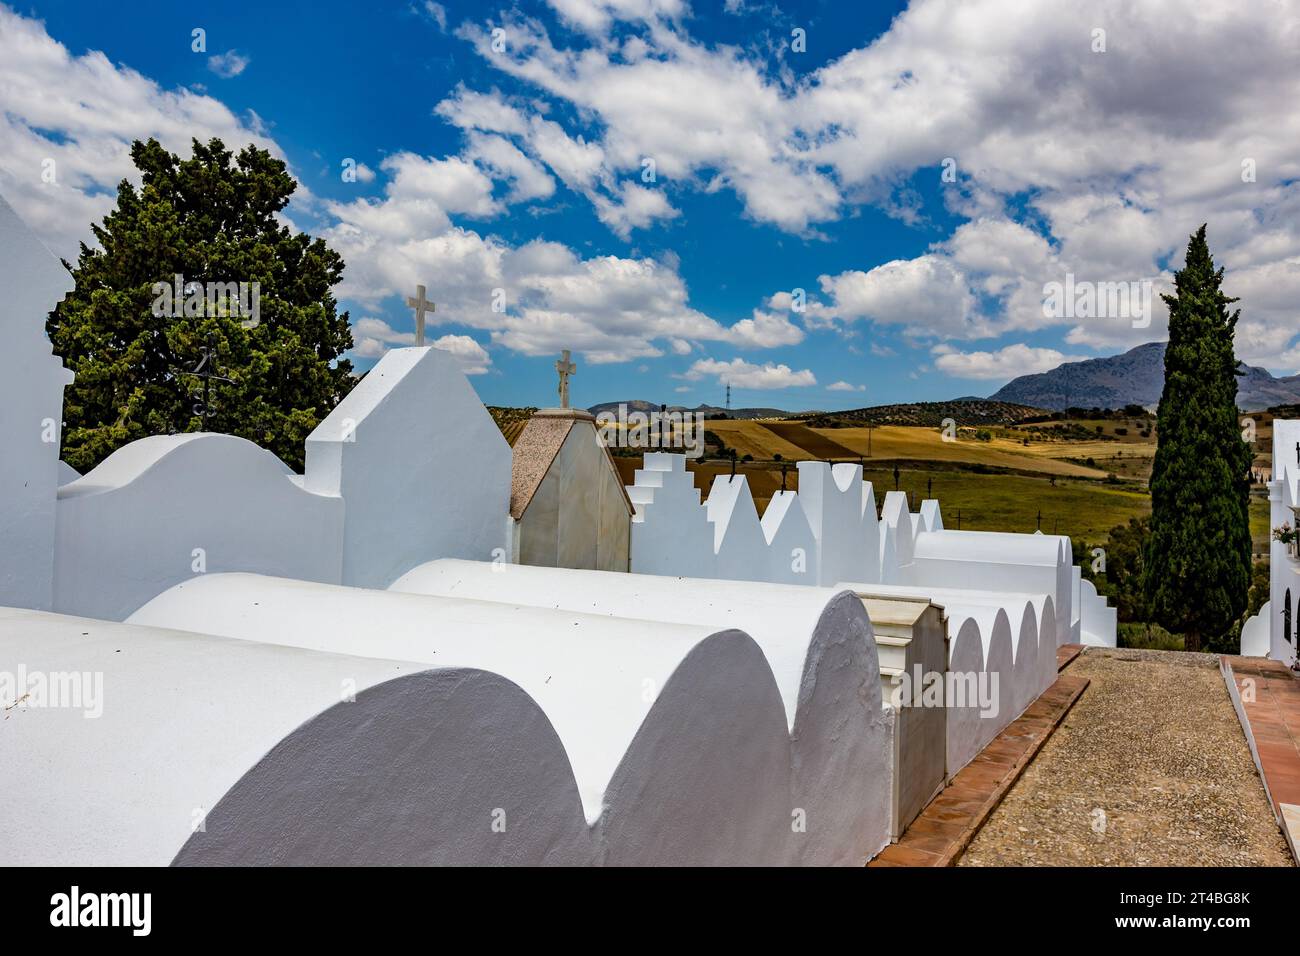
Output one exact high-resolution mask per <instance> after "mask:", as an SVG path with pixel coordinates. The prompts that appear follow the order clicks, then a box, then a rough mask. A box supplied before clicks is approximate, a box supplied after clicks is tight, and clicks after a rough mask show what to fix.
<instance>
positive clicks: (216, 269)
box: [46, 139, 353, 472]
mask: <svg viewBox="0 0 1300 956" xmlns="http://www.w3.org/2000/svg"><path fill="white" fill-rule="evenodd" d="M131 158H132V160H133V161H134V162H135V165H136V167H137V168H138V169H139V170H140V172H141V174H142V183H141V186H140V188H139V189H137V188H136V187H134V186H133V185H132V184H131V183H129V182H127V181H125V180H124V181H123V182H122V183H121V185H119V186H118V191H117V205H116V207H115V208H114V209H113V210H112V211H111V212H110V213H109V214H108V215H107V216H105V217H104V221H103V224H102V225H97V226H96V225H92V227H91V228H92V230H93V232H94V234H95V238H96V239H97V240H98V241H99V248H97V249H91V248H89V247H87V246H86V245H85V244H84V243H83V244H82V246H81V253H80V256H79V257H78V263H77V267H76V268H75V269H71V267H70V266H69V268H70V269H71V271H72V274H73V277H74V278H75V279H76V288H75V289H74V290H73V292H72V293H70V294H69V295H68V297H67V298H66V299H64V301H63V302H61V303H60V304H59V306H58V307H57V308H56V309H55V310H54V311H53V312H52V313H50V316H49V320H48V322H47V324H46V329H47V331H48V332H49V336H50V341H51V342H52V343H53V345H54V351H55V352H56V353H57V354H58V355H60V356H61V357H62V358H63V360H64V363H65V364H66V365H67V366H68V367H69V368H70V369H72V370H73V371H74V372H75V373H76V381H75V382H74V383H73V384H72V385H71V386H70V387H69V388H68V389H67V392H66V396H65V403H64V428H63V449H62V454H63V458H64V460H65V461H67V462H68V463H69V464H70V465H72V466H73V467H74V468H77V469H78V470H80V471H82V472H85V471H86V470H87V469H89V468H93V467H94V466H95V465H97V464H98V463H99V462H101V461H103V459H104V458H106V457H107V456H108V455H109V454H110V453H112V452H113V451H114V450H115V449H117V448H120V447H121V446H122V445H125V444H126V443H127V442H130V441H134V440H135V439H137V438H144V437H146V436H149V435H161V434H168V433H171V432H192V431H201V430H209V431H218V432H227V433H229V434H233V435H239V436H241V437H244V438H247V439H249V440H251V441H254V442H256V443H258V444H260V445H262V446H263V447H265V448H269V449H270V450H271V451H273V452H275V453H276V454H277V455H279V456H280V457H281V458H282V459H284V461H285V462H286V463H288V464H289V465H290V466H291V467H293V468H296V469H299V470H301V468H302V465H303V455H304V449H303V441H304V439H305V438H306V437H307V435H308V433H309V432H310V431H311V430H312V429H313V428H315V427H316V425H317V423H318V422H320V420H321V419H322V418H323V417H324V416H325V415H326V414H328V413H329V411H330V410H331V409H333V408H334V406H335V405H337V404H338V402H339V401H340V400H341V399H342V398H343V396H344V395H346V394H347V393H348V391H349V390H350V389H351V387H352V385H353V379H352V376H351V371H352V365H351V363H350V362H348V361H347V360H345V359H341V358H340V356H341V355H342V354H343V353H344V352H346V351H347V350H348V349H350V348H351V347H352V332H351V329H350V328H349V322H348V314H347V313H346V312H344V313H342V314H340V313H339V312H338V310H337V307H336V302H335V299H334V296H333V294H332V292H331V291H330V290H331V287H332V286H334V285H335V284H337V283H338V282H339V280H340V279H341V278H342V276H343V260H342V258H341V257H340V256H339V255H338V254H337V253H336V252H334V251H333V250H331V249H330V248H329V247H328V246H327V245H326V244H325V242H324V241H323V240H321V239H313V238H312V237H310V236H308V235H307V234H305V233H301V232H299V233H296V234H295V233H294V232H292V231H291V230H290V229H289V228H287V227H286V226H284V225H283V224H281V223H280V222H279V221H277V219H276V214H277V213H278V212H279V211H280V210H282V209H283V208H284V207H285V205H286V204H287V203H288V201H289V197H290V196H291V195H292V193H293V191H294V189H295V188H297V183H296V182H294V180H293V177H292V176H290V175H289V173H288V172H287V170H286V168H285V164H284V163H283V162H282V161H281V160H278V159H276V158H274V157H273V156H271V155H270V154H269V153H268V152H266V151H265V150H261V149H257V148H256V147H253V146H248V147H246V148H245V149H243V150H242V151H241V152H240V153H239V154H238V156H234V155H233V154H232V153H231V152H230V151H229V150H227V149H226V147H225V146H224V145H223V144H222V142H221V141H220V140H217V139H213V140H212V141H211V142H209V143H208V144H207V145H203V144H201V143H199V142H198V141H197V140H195V141H194V144H193V156H192V157H191V158H190V159H186V160H181V159H180V158H179V157H177V156H175V155H174V154H172V153H170V152H168V151H167V150H165V149H163V147H162V146H160V145H159V144H158V142H157V141H155V140H152V139H151V140H149V142H147V143H142V142H138V141H137V142H136V143H134V144H133V145H132V147H131ZM65 265H66V263H65ZM177 275H180V276H183V277H184V282H185V283H187V284H188V283H202V284H203V285H204V288H205V290H206V288H207V284H208V283H210V282H211V283H228V282H233V283H238V282H244V283H248V284H249V285H248V286H247V287H246V288H247V290H248V292H247V294H246V296H245V297H244V299H243V304H244V305H251V304H252V298H253V297H252V293H251V289H252V285H251V284H252V283H254V282H256V283H259V286H260V295H259V300H258V310H259V313H260V315H259V316H258V318H259V321H260V324H258V325H257V326H256V327H255V328H245V327H244V326H245V325H247V324H250V322H251V320H250V318H249V316H248V315H247V313H245V312H241V311H239V308H238V304H237V303H238V301H239V300H237V299H236V298H235V297H234V296H229V297H227V296H224V295H222V294H221V293H220V292H218V294H217V295H216V296H214V297H212V298H211V302H210V304H209V303H207V302H205V303H204V306H203V307H202V308H191V309H186V308H184V304H185V303H184V301H177V302H174V303H173V302H167V303H164V305H165V306H167V307H168V308H163V307H160V306H159V304H158V297H159V290H158V289H157V288H155V283H165V284H166V285H168V286H172V285H173V284H174V283H175V277H176V276H177ZM184 298H185V299H191V298H194V296H193V290H192V289H191V295H187V296H185V297H184ZM197 303H198V300H197V299H195V304H197ZM157 312H166V313H167V314H162V315H159V314H155V313H157ZM174 312H179V313H180V315H179V316H177V315H175V314H172V313H174ZM187 312H189V313H197V314H186V313H187ZM205 345H210V347H211V348H212V349H213V351H214V356H213V363H210V364H209V368H211V365H212V364H215V366H216V371H217V372H219V374H221V375H223V376H225V377H227V378H229V379H231V380H232V382H230V383H222V382H214V383H211V391H210V396H209V403H208V405H207V406H206V411H207V413H208V414H207V416H206V417H205V416H204V415H203V414H200V412H202V411H203V410H204V409H202V408H196V406H197V404H198V398H199V396H200V395H201V393H202V385H203V382H202V380H201V379H199V378H196V377H194V376H192V375H184V374H180V373H181V372H184V371H189V370H193V369H196V368H197V367H198V366H199V365H200V362H201V361H202V358H203V349H204V347H205Z"/></svg>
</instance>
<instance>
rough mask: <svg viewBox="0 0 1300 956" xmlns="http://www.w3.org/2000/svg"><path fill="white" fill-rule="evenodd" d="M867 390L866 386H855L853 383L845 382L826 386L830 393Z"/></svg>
mask: <svg viewBox="0 0 1300 956" xmlns="http://www.w3.org/2000/svg"><path fill="white" fill-rule="evenodd" d="M866 390H867V386H865V385H854V384H853V383H852V382H844V381H839V382H831V384H829V385H827V386H826V391H828V392H865V391H866Z"/></svg>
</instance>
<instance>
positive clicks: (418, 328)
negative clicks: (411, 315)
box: [406, 285, 433, 346]
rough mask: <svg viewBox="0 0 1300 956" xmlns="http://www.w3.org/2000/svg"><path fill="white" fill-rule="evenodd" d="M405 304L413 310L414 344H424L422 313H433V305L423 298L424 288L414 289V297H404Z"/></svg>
mask: <svg viewBox="0 0 1300 956" xmlns="http://www.w3.org/2000/svg"><path fill="white" fill-rule="evenodd" d="M406 304H407V306H409V307H410V308H412V309H414V310H415V344H416V345H417V346H419V345H423V344H424V313H425V312H432V311H433V303H432V302H430V301H429V300H428V299H426V298H425V297H424V286H422V285H417V286H416V287H415V297H414V298H412V297H411V296H409V295H408V296H407V297H406Z"/></svg>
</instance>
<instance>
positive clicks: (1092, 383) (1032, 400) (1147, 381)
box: [989, 342, 1300, 411]
mask: <svg viewBox="0 0 1300 956" xmlns="http://www.w3.org/2000/svg"><path fill="white" fill-rule="evenodd" d="M1241 369H1242V375H1241V377H1240V378H1238V379H1237V406H1238V407H1239V408H1243V409H1254V410H1258V409H1265V408H1270V407H1272V406H1274V405H1293V404H1296V403H1298V402H1300V375H1289V376H1285V377H1282V378H1279V377H1277V376H1275V375H1273V374H1272V373H1271V372H1269V371H1268V370H1267V369H1262V368H1256V367H1254V366H1249V365H1243V366H1242V367H1241ZM1164 382H1165V343H1164V342H1148V343H1147V344H1146V345H1139V346H1138V347H1137V348H1133V349H1129V350H1128V351H1127V352H1124V353H1123V354H1122V355H1110V356H1107V357H1105V358H1095V359H1086V360H1084V361H1082V362H1066V363H1065V364H1064V365H1058V366H1057V367H1056V368H1054V369H1052V370H1051V371H1049V372H1037V373H1035V374H1033V375H1022V376H1020V377H1019V378H1016V379H1012V380H1011V381H1010V382H1008V383H1007V384H1006V385H1004V386H1002V387H1001V388H1000V389H998V390H997V391H996V392H994V393H993V394H992V395H990V396H989V398H990V399H992V400H994V401H1000V402H1015V403H1017V404H1020V405H1033V406H1036V407H1038V408H1048V409H1051V410H1052V411H1061V410H1063V409H1066V408H1123V407H1124V406H1125V405H1145V406H1147V407H1154V406H1155V405H1157V404H1158V403H1159V402H1160V393H1161V391H1162V390H1163V389H1164Z"/></svg>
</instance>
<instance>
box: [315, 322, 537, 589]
mask: <svg viewBox="0 0 1300 956" xmlns="http://www.w3.org/2000/svg"><path fill="white" fill-rule="evenodd" d="M510 467H511V455H510V446H509V445H507V444H506V440H505V439H504V438H503V437H502V436H501V432H500V430H499V429H498V428H497V426H496V424H495V423H494V422H493V421H492V416H491V415H489V414H488V411H487V409H486V408H484V407H483V403H482V402H481V401H479V398H478V395H476V394H475V392H474V389H473V387H472V386H471V385H470V384H469V380H468V379H467V378H466V377H465V375H464V374H463V373H462V372H461V371H460V368H459V366H457V364H456V360H455V359H454V358H453V357H452V355H451V353H449V352H444V351H442V350H441V349H435V348H430V347H424V348H405V349H394V350H393V351H391V352H389V353H387V354H386V355H385V356H384V357H383V359H381V360H380V362H379V363H378V364H377V365H376V366H375V367H374V368H373V369H371V370H370V372H369V373H368V374H367V375H366V377H365V378H363V379H362V380H361V382H360V383H359V384H358V385H357V386H356V388H354V389H353V390H352V391H351V392H350V393H349V394H348V396H347V398H345V399H343V401H342V402H340V403H339V405H338V406H337V407H336V408H335V409H334V411H333V412H331V413H330V414H329V416H328V417H327V418H326V419H325V420H324V421H323V422H321V423H320V425H318V426H317V427H316V430H315V431H313V432H312V433H311V435H309V436H308V438H307V467H306V473H305V476H304V482H303V486H304V487H305V488H306V489H307V490H308V491H311V492H314V493H315V494H320V495H337V496H339V497H341V498H342V499H343V500H344V501H345V502H346V504H347V511H346V514H345V516H344V532H343V581H344V583H346V584H356V585H359V586H362V587H383V586H384V585H386V584H388V583H390V582H391V581H393V580H394V579H395V578H396V577H397V576H398V575H400V574H402V573H403V572H404V571H407V570H409V569H410V568H413V567H415V565H417V564H420V563H422V562H424V561H430V560H432V559H433V558H441V557H457V558H475V559H478V560H483V561H490V560H492V559H493V558H494V557H501V556H504V555H507V554H509V551H508V550H506V548H507V541H506V516H507V514H508V512H509V506H510Z"/></svg>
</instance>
